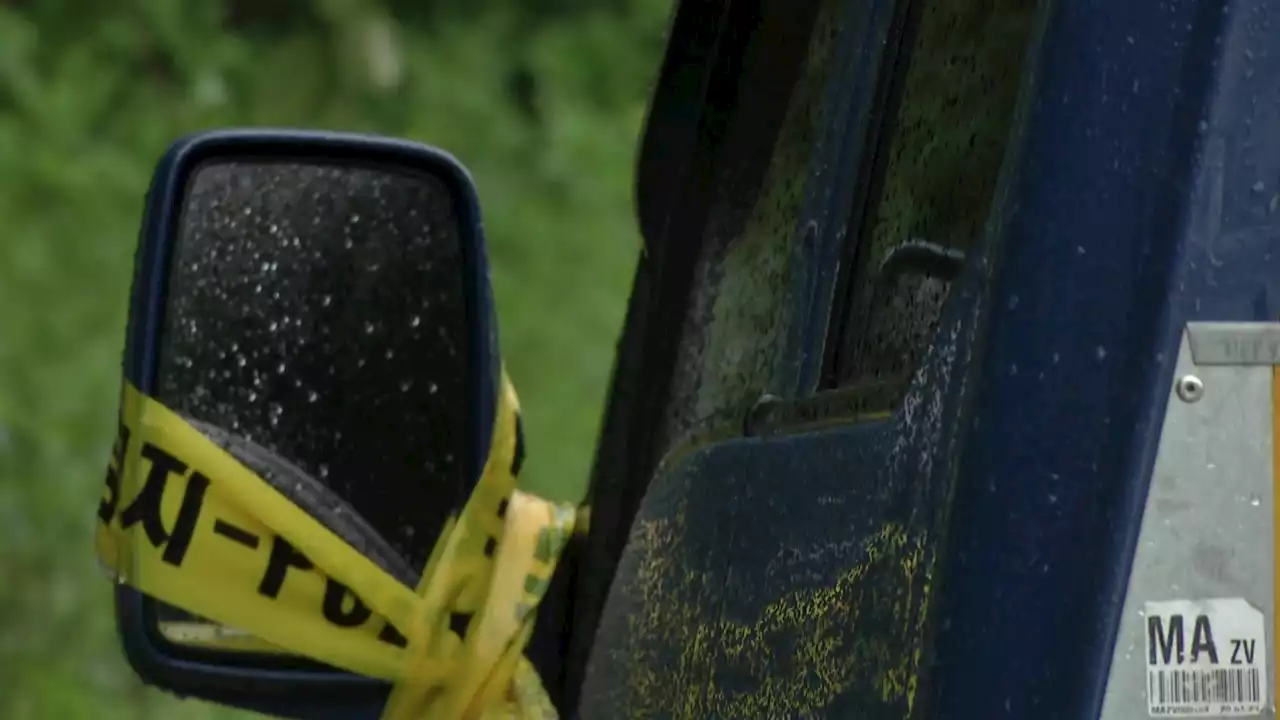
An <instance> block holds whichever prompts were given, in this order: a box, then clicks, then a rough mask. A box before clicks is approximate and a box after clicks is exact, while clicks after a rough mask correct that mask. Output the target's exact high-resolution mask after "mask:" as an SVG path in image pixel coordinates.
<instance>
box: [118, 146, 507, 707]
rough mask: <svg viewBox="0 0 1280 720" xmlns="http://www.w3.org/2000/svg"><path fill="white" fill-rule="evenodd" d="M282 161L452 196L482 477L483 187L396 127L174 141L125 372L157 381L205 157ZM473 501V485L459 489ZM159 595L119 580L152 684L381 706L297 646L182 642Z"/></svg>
mask: <svg viewBox="0 0 1280 720" xmlns="http://www.w3.org/2000/svg"><path fill="white" fill-rule="evenodd" d="M218 161H227V162H259V161H263V162H283V163H294V164H298V165H306V164H317V165H324V166H344V167H360V168H369V167H375V168H380V169H391V170H394V171H396V172H404V173H411V174H417V175H420V176H428V177H430V178H432V179H434V180H435V181H438V184H439V186H440V187H443V188H444V189H445V190H446V191H447V194H448V196H449V201H450V203H451V205H452V210H453V215H454V218H455V220H456V223H457V239H458V251H459V253H458V258H459V260H458V266H459V272H460V274H461V277H460V281H461V288H462V290H461V292H462V296H463V304H462V305H463V308H464V315H465V317H463V318H461V322H462V323H463V324H464V327H465V337H466V343H467V352H466V358H467V362H466V371H465V372H466V377H465V382H464V383H463V385H464V388H465V395H466V398H467V407H468V408H469V411H468V413H467V422H466V423H465V425H466V427H465V428H464V429H463V434H464V435H465V442H466V444H467V445H468V449H467V450H466V452H465V455H464V458H465V460H464V462H463V465H464V466H465V472H466V473H467V474H468V476H469V477H470V479H471V482H474V481H475V479H476V478H478V477H479V476H480V473H481V471H482V467H483V463H484V462H485V458H486V456H487V453H488V448H489V443H490V439H491V433H492V429H493V424H494V414H495V408H496V404H497V401H496V397H497V392H498V388H497V385H498V381H499V380H498V378H499V374H500V372H501V371H500V359H499V352H498V346H497V330H496V322H495V320H494V309H493V302H492V296H491V291H490V288H489V279H488V265H487V259H486V254H485V247H484V239H483V232H482V229H481V222H480V213H479V207H478V201H477V199H476V192H475V189H474V185H473V184H472V181H471V178H470V176H469V175H468V173H467V171H466V170H465V169H464V168H463V167H462V166H461V164H460V163H458V161H456V160H455V159H454V158H452V157H451V156H450V155H448V154H447V153H445V152H442V151H440V150H437V149H434V148H431V147H428V146H424V145H419V144H415V143H410V142H406V141H400V140H393V139H388V138H382V137H376V136H369V135H358V134H349V133H331V132H315V131H298V130H259V129H252V130H223V131H215V132H207V133H201V134H197V135H194V136H191V137H188V138H185V139H182V140H180V141H178V142H177V143H175V144H174V145H173V146H172V147H171V148H170V149H169V150H168V152H167V153H166V154H165V155H164V156H163V158H162V159H161V160H160V162H159V164H158V166H157V169H156V172H155V175H154V177H153V180H152V185H151V188H150V190H149V192H148V195H147V198H146V207H145V211H144V216H143V227H142V231H141V236H140V240H139V246H138V251H137V255H136V258H135V270H134V278H133V288H132V295H131V298H130V312H129V322H128V327H127V330H126V343H125V353H124V368H123V369H124V375H125V379H126V380H127V381H128V382H129V383H131V384H132V385H134V386H135V387H137V388H138V389H139V390H140V391H142V393H144V394H147V395H152V394H154V393H155V392H156V391H157V389H158V386H159V383H160V366H161V357H160V355H161V345H162V341H163V337H162V336H163V335H164V332H165V327H166V324H165V316H166V312H167V309H168V305H167V302H168V300H169V292H170V289H171V288H170V278H171V274H172V272H173V263H174V257H175V248H176V246H177V243H178V239H179V235H180V233H181V232H182V227H181V222H182V215H183V207H184V203H185V201H186V197H187V193H188V190H189V188H190V186H191V183H192V181H193V177H194V175H195V173H196V172H197V170H198V169H200V168H202V167H205V166H207V165H208V164H209V163H216V162H218ZM463 501H465V497H464V498H463ZM159 606H160V603H158V602H157V601H155V600H154V599H152V598H149V597H147V596H145V595H144V594H142V593H140V592H139V591H137V590H135V589H133V588H132V587H129V586H127V585H125V584H118V585H117V586H116V592H115V610H116V621H117V627H118V629H119V632H120V634H121V638H122V641H123V646H124V650H125V654H126V656H127V658H128V661H129V663H130V664H131V665H132V667H133V668H134V670H135V671H136V672H137V673H138V675H139V676H141V678H142V679H143V680H144V681H145V682H146V683H148V684H150V685H154V686H157V687H159V688H162V689H165V690H168V691H170V692H173V693H175V694H178V695H181V696H190V697H196V698H200V699H204V700H208V701H212V702H216V703H220V704H224V705H229V706H234V707H240V708H244V709H248V710H253V711H256V712H263V713H269V714H273V715H279V716H284V717H295V718H330V717H334V718H336V717H341V718H359V717H369V718H376V717H378V715H379V714H380V712H381V709H382V706H383V704H384V703H385V701H386V697H387V694H388V692H389V691H390V684H389V683H387V682H383V681H380V680H374V679H370V678H366V677H362V676H359V675H355V674H353V673H350V672H346V671H343V670H339V669H336V668H332V667H329V666H327V665H323V664H320V663H316V662H313V661H310V660H307V659H305V658H301V657H297V656H292V655H284V654H279V655H275V654H273V655H264V654H262V653H244V652H237V651H233V650H220V649H210V648H208V647H203V648H201V647H194V646H189V645H184V644H182V643H178V642H174V641H173V639H172V638H171V637H166V636H165V635H164V634H163V633H161V632H160V628H159V621H158V619H157V618H158V617H159V616H160V615H159V612H160V611H159V609H158V607H159Z"/></svg>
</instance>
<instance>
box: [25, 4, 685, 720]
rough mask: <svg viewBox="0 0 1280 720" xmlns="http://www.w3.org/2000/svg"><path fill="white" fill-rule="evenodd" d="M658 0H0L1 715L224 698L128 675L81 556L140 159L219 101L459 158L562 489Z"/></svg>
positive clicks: (515, 372) (592, 382)
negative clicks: (187, 696)
mask: <svg viewBox="0 0 1280 720" xmlns="http://www.w3.org/2000/svg"><path fill="white" fill-rule="evenodd" d="M669 9H670V8H669V0H603V1H602V0H594V1H592V0H525V1H524V2H510V1H508V0H501V1H498V2H464V1H463V0H425V1H424V0H419V2H416V3H409V2H404V1H403V0H255V1H254V2H250V0H217V1H215V0H205V1H204V2H182V1H181V0H112V1H111V2H94V1H93V0H27V1H25V2H21V1H20V2H15V3H4V4H2V5H0V228H2V231H0V232H2V234H0V717H2V718H5V719H6V720H27V719H29V718H41V719H43V718H57V719H59V720H73V719H75V718H95V719H99V718H101V719H103V720H112V719H115V718H166V719H168V718H175V719H178V720H187V719H194V718H214V717H218V718H225V717H236V716H243V714H241V713H235V712H232V711H229V710H224V709H220V708H214V707H212V706H209V705H204V704H201V703H197V702H194V701H186V702H183V701H178V700H175V699H173V698H170V697H167V696H165V695H163V694H162V693H159V692H157V691H153V690H149V689H145V688H143V687H142V686H141V685H140V684H139V683H138V682H137V681H136V679H135V678H134V676H133V674H132V673H131V671H130V670H129V669H128V667H127V666H126V664H125V662H124V660H123V657H122V656H121V653H120V650H119V647H118V642H117V639H116V636H115V633H114V628H113V625H112V622H111V617H110V610H109V590H110V588H109V583H108V581H107V579H106V578H105V577H104V576H103V575H102V574H101V573H100V572H99V571H98V569H97V567H96V566H95V562H94V560H93V557H92V551H91V531H92V528H93V523H92V518H93V509H94V507H95V506H96V503H97V501H98V498H99V495H100V489H101V477H102V472H103V469H104V463H105V461H106V458H107V453H108V449H109V444H110V441H111V431H112V425H113V418H114V414H115V412H116V399H117V392H118V385H119V371H120V370H119V361H120V352H121V343H122V338H123V329H124V320H125V312H126V293H127V288H128V283H129V275H130V270H131V263H132V253H133V249H134V245H135V241H136V233H137V226H138V218H139V215H140V213H141V209H142V204H141V199H142V195H143V192H144V190H145V187H146V184H147V182H148V179H149V176H150V172H151V170H152V166H153V163H154V162H155V160H156V159H157V158H158V157H159V155H160V154H161V152H163V150H164V148H165V147H166V145H167V144H168V143H169V142H170V141H172V140H173V139H174V138H176V137H177V136H178V135H181V134H183V133H186V132H190V131H193V130H196V129H201V128H210V127H218V126H229V125H286V126H302V127H317V128H331V129H349V130H365V131H374V132H380V133H384V134H390V135H397V136H402V137H407V138H412V139H416V140H421V141H425V142H428V143H432V144H436V145H440V146H443V147H445V148H447V149H449V150H450V151H452V152H453V153H455V154H456V155H457V156H458V157H459V158H460V159H461V160H462V161H463V162H464V163H465V164H466V165H467V166H468V167H470V169H471V170H472V172H473V173H474V175H475V178H476V181H477V184H478V186H479V190H480V196H481V200H482V203H483V207H484V212H485V219H486V223H487V229H488V234H489V242H490V248H491V253H492V263H493V282H494V290H495V293H496V295H497V301H498V305H499V311H500V314H501V316H500V322H501V327H502V342H503V345H504V350H505V355H506V358H507V361H508V365H509V368H510V370H511V373H512V376H513V378H514V380H515V381H516V383H517V387H518V388H519V390H520V393H521V399H522V404H523V406H524V408H525V410H526V413H527V420H528V432H529V441H530V452H531V454H530V459H529V464H528V466H527V467H528V471H527V472H528V474H527V480H526V481H527V483H528V485H529V486H531V487H533V488H534V489H536V490H539V491H541V492H544V493H548V494H551V495H554V496H556V497H559V498H576V497H579V496H580V495H581V493H582V491H583V489H584V486H585V479H586V476H587V472H588V469H589V466H590V462H591V453H592V450H593V445H594V440H595V434H596V430H597V426H598V421H599V418H600V413H601V410H602V400H603V398H604V393H605V389H606V384H607V380H608V374H609V370H610V367H611V363H612V360H613V350H614V343H615V340H616V338H617V334H618V331H619V328H620V323H621V320H622V315H623V312H624V308H625V302H626V296H627V292H628V290H629V286H630V281H631V273H632V270H633V268H634V263H635V260H636V257H637V253H638V250H639V240H638V237H637V235H636V230H635V222H634V215H633V209H632V204H631V178H632V168H633V162H634V154H635V151H636V147H637V139H638V132H639V130H640V127H641V121H642V117H643V112H644V105H645V101H646V99H647V91H648V84H649V82H650V81H651V79H652V78H653V76H654V74H655V73H656V69H657V64H658V61H659V57H660V53H661V50H662V43H663V32H664V30H665V25H666V21H667V17H668V13H669Z"/></svg>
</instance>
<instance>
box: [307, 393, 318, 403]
mask: <svg viewBox="0 0 1280 720" xmlns="http://www.w3.org/2000/svg"><path fill="white" fill-rule="evenodd" d="M319 399H320V394H319V393H317V392H316V391H315V390H312V391H311V392H309V393H307V402H309V403H313V402H315V401H316V400H319Z"/></svg>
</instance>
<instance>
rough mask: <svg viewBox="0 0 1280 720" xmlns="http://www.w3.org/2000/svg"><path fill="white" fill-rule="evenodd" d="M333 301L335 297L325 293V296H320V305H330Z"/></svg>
mask: <svg viewBox="0 0 1280 720" xmlns="http://www.w3.org/2000/svg"><path fill="white" fill-rule="evenodd" d="M332 302H333V298H332V297H331V296H329V295H325V296H324V297H322V298H320V307H329V304H330V303H332Z"/></svg>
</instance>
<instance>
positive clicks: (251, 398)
mask: <svg viewBox="0 0 1280 720" xmlns="http://www.w3.org/2000/svg"><path fill="white" fill-rule="evenodd" d="M257 400H258V393H256V392H254V391H252V390H250V391H249V402H257Z"/></svg>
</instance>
